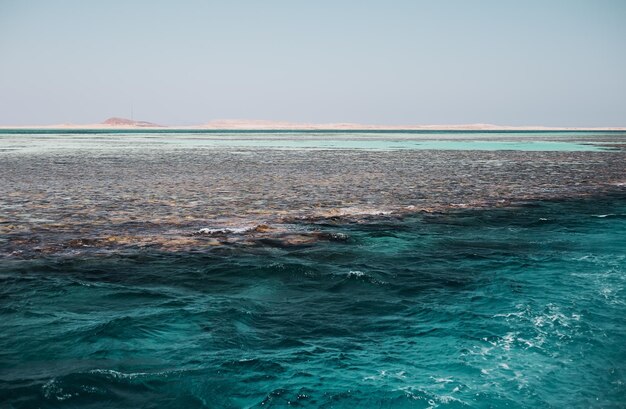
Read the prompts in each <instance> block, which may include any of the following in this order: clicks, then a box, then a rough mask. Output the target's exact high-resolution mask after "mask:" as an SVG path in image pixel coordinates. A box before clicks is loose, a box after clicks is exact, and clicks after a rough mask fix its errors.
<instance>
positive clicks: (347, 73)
mask: <svg viewBox="0 0 626 409" xmlns="http://www.w3.org/2000/svg"><path fill="white" fill-rule="evenodd" d="M131 114H132V116H133V118H134V119H136V120H146V121H151V122H156V123H159V124H164V125H191V124H202V123H206V122H208V121H210V120H215V119H267V120H280V121H291V122H314V123H336V122H356V123H364V124H382V125H393V124H406V125H417V124H468V123H493V124H499V125H546V126H626V1H624V0H587V1H579V0H550V1H546V0H540V1H539V0H538V1H535V0H526V1H522V0H493V1H492V0H473V1H469V0H457V1H454V0H431V1H420V0H406V1H404V0H396V1H382V0H381V1H368V0H359V1H348V0H344V1H340V0H334V1H326V0H318V1H304V0H284V1H277V0H264V1H243V0H228V1H226V0H224V1H219V2H218V1H211V0H203V1H201V0H181V1H160V0H152V1H148V0H145V1H142V0H125V1H123V0H107V1H100V0H54V1H51V0H0V125H44V124H60V123H78V124H80V123H98V122H102V121H103V120H105V119H106V118H108V117H112V116H119V117H131Z"/></svg>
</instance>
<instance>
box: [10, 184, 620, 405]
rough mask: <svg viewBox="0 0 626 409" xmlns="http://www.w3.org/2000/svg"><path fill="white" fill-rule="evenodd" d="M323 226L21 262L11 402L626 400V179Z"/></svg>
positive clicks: (14, 278)
mask: <svg viewBox="0 0 626 409" xmlns="http://www.w3.org/2000/svg"><path fill="white" fill-rule="evenodd" d="M305 227H306V226H305ZM308 227H309V228H311V229H314V228H318V229H322V230H326V231H329V232H335V233H344V234H346V235H347V236H348V237H349V238H348V240H347V241H342V240H339V241H321V242H318V243H315V244H314V245H309V246H300V247H298V246H295V247H280V246H278V245H274V243H272V242H267V243H265V244H260V245H257V246H239V245H233V246H230V247H216V248H211V249H209V250H206V251H204V252H195V253H181V252H171V253H161V252H154V251H150V250H137V251H125V252H123V253H119V254H114V255H109V256H102V255H94V256H91V257H89V256H87V257H86V256H84V255H83V256H81V257H80V258H71V257H69V256H67V255H65V256H58V255H56V256H50V257H40V258H37V259H33V260H15V259H14V260H9V259H5V260H3V261H1V262H0V280H1V285H0V334H2V335H0V407H2V408H37V407H41V408H52V407H68V408H70V407H71V408H77V407H81V408H83V407H87V408H116V407H132V408H139V407H145V408H152V407H154V408H195V407H208V408H221V407H292V406H294V407H328V408H330V407H332V408H356V407H364V408H367V407H372V408H373V407H394V408H395V407H416V408H427V407H440V408H465V407H468V408H470V407H471V408H500V407H507V408H522V407H524V408H531V407H532V408H534V407H558V408H562V407H574V408H578V407H581V408H582V407H602V408H610V407H615V408H617V407H624V405H625V402H626V385H625V382H626V255H625V253H626V198H625V197H623V196H622V197H620V196H613V197H610V196H609V197H603V198H595V199H587V200H577V201H573V200H572V201H562V202H536V203H531V204H528V205H526V206H523V207H521V208H507V209H491V210H462V211H454V212H451V213H442V214H421V215H417V216H415V217H410V218H405V219H397V218H380V219H377V220H370V221H368V222H366V223H359V224H350V225H345V224H340V223H337V224H332V223H330V224H325V225H310V226H308Z"/></svg>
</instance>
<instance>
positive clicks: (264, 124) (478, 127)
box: [0, 118, 626, 131]
mask: <svg viewBox="0 0 626 409" xmlns="http://www.w3.org/2000/svg"><path fill="white" fill-rule="evenodd" d="M0 129H1V130H11V129H20V130H26V129H28V130H55V129H59V130H81V129H84V130H112V131H116V130H146V131H150V130H173V131H174V130H187V131H196V130H198V131H200V130H225V131H230V130H294V131H308V130H315V131H337V130H346V131H357V130H372V131H376V130H379V131H403V130H406V131H626V127H550V126H539V125H537V126H535V125H529V126H506V125H494V124H460V125H368V124H358V123H327V124H315V123H296V122H284V121H266V120H230V119H228V120H214V121H210V122H208V123H205V124H201V125H188V126H165V125H157V124H153V123H149V122H144V121H132V120H128V119H124V118H112V119H109V120H107V121H105V122H104V123H99V124H53V125H0Z"/></svg>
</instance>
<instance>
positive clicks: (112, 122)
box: [102, 117, 162, 128]
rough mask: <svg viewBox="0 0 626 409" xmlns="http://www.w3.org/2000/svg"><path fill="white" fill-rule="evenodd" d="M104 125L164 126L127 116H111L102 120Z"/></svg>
mask: <svg viewBox="0 0 626 409" xmlns="http://www.w3.org/2000/svg"><path fill="white" fill-rule="evenodd" d="M102 125H109V126H137V127H150V128H152V127H162V125H157V124H153V123H152V122H146V121H133V120H132V119H127V118H117V117H113V118H109V119H107V120H106V121H104V122H102Z"/></svg>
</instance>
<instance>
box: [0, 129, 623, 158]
mask: <svg viewBox="0 0 626 409" xmlns="http://www.w3.org/2000/svg"><path fill="white" fill-rule="evenodd" d="M624 135H625V134H624V132H533V131H530V132H500V131H499V132H493V131H492V132H490V131H457V132H454V131H350V132H346V131H324V132H321V131H215V130H206V131H204V132H202V131H186V130H160V131H158V130H157V131H152V130H151V131H149V132H146V131H141V130H131V131H128V130H119V131H115V130H63V131H59V130H21V131H19V130H0V142H1V143H2V149H3V150H6V151H20V152H32V153H36V152H47V151H51V150H52V151H68V150H81V149H85V147H89V148H91V149H101V150H128V149H146V148H147V147H155V146H159V145H168V146H171V147H180V148H183V149H189V148H203V149H212V148H259V149H284V150H302V149H309V150H320V149H322V150H324V149H331V150H333V149H339V150H355V149H356V150H375V151H376V150H380V151H387V150H480V151H499V150H518V151H556V152H599V151H605V150H608V149H612V148H613V146H612V145H614V144H615V143H616V142H615V141H616V140H617V141H618V143H619V141H623V137H624ZM620 138H621V139H620ZM607 141H610V142H611V143H610V144H609V145H607Z"/></svg>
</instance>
